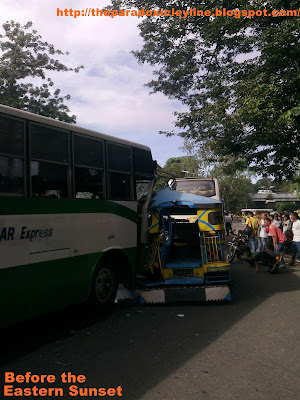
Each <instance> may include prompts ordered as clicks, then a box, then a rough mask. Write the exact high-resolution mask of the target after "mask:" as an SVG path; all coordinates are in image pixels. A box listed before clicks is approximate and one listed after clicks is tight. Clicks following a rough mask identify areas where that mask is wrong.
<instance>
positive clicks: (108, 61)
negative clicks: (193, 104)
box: [0, 0, 183, 165]
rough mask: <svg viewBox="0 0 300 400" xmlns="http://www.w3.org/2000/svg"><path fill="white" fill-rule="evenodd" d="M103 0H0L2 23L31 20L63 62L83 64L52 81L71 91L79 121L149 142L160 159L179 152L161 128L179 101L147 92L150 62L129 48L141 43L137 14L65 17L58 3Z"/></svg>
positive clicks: (93, 4)
mask: <svg viewBox="0 0 300 400" xmlns="http://www.w3.org/2000/svg"><path fill="white" fill-rule="evenodd" d="M107 3H108V1H106V0H99V1H96V0H60V1H53V0H43V1H40V0H15V1H11V0H1V3H0V23H1V25H2V24H3V23H4V22H5V21H7V20H10V19H13V20H14V21H18V22H20V23H26V22H27V21H32V22H33V27H34V28H35V29H36V30H37V31H38V33H39V34H40V35H41V36H42V38H43V40H47V41H48V42H49V43H52V44H54V46H55V47H56V48H58V49H60V50H63V51H69V52H70V55H69V56H68V57H63V59H62V61H63V62H65V63H66V64H67V65H72V66H78V65H81V64H83V65H84V67H85V68H84V69H83V70H81V71H80V73H79V74H74V73H71V72H68V73H57V74H55V75H54V83H55V86H56V87H58V88H60V89H61V90H62V94H70V95H71V96H72V98H71V100H70V101H69V102H68V105H69V108H70V109H71V112H72V113H74V114H75V115H76V116H77V123H78V124H79V125H81V126H85V127H88V128H91V129H95V130H98V131H102V132H104V133H107V134H111V135H115V136H119V137H123V138H126V139H128V140H132V141H137V142H140V143H143V144H146V145H149V146H150V147H151V148H152V152H153V156H154V158H157V159H158V161H159V163H160V164H161V165H163V164H164V162H165V161H166V160H167V159H168V158H170V157H176V156H180V155H182V154H181V153H180V151H179V150H178V147H179V146H181V145H182V140H181V139H180V138H178V137H173V138H166V137H164V136H162V135H159V134H158V131H159V130H173V129H174V126H173V124H172V121H173V120H174V118H173V115H172V111H173V110H175V109H178V108H179V109H180V108H181V105H180V104H179V103H178V102H175V101H169V100H168V99H167V98H166V97H164V96H163V95H161V94H156V95H151V96H149V89H148V88H145V87H144V84H145V83H147V82H149V81H150V80H151V79H152V75H151V72H152V70H151V68H150V67H149V66H139V65H138V64H137V62H136V60H135V58H134V56H133V55H132V54H130V52H131V51H132V50H136V49H140V48H141V47H142V39H141V38H140V37H139V30H138V28H137V23H138V19H137V18H136V17H116V18H114V19H111V18H108V17H92V16H90V17H78V18H76V19H75V18H73V17H66V16H63V17H61V16H57V9H58V8H59V9H60V10H64V9H70V8H72V9H73V10H75V9H78V10H85V9H86V8H94V9H96V8H97V7H98V8H103V7H104V6H105V5H106V4H107ZM182 109H183V108H182Z"/></svg>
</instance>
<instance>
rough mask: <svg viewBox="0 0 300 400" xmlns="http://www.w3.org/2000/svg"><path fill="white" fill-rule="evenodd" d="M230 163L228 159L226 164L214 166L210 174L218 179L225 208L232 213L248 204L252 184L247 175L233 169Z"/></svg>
mask: <svg viewBox="0 0 300 400" xmlns="http://www.w3.org/2000/svg"><path fill="white" fill-rule="evenodd" d="M232 165H233V164H232V163H231V162H230V161H229V162H228V164H227V165H222V164H220V165H218V166H216V167H215V168H214V169H213V171H212V173H211V176H213V177H214V178H217V179H218V181H219V185H220V191H221V194H222V197H223V199H224V205H225V209H226V210H227V211H230V212H232V213H239V212H240V211H241V210H242V209H243V208H247V207H249V206H250V203H251V197H250V194H251V193H253V184H252V182H251V180H250V178H249V176H247V175H246V174H245V173H240V172H239V171H238V170H236V169H235V170H234V169H233V168H232Z"/></svg>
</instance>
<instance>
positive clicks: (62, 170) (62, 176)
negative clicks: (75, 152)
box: [30, 123, 69, 198]
mask: <svg viewBox="0 0 300 400" xmlns="http://www.w3.org/2000/svg"><path fill="white" fill-rule="evenodd" d="M68 143H69V135H68V132H65V131H62V130H59V129H53V128H50V127H48V126H45V125H40V124H34V123H32V124H31V125H30V146H31V164H30V166H31V192H32V197H43V198H66V197H68V194H69V184H68V183H69V182H68V176H69V145H68Z"/></svg>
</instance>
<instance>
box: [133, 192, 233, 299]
mask: <svg viewBox="0 0 300 400" xmlns="http://www.w3.org/2000/svg"><path fill="white" fill-rule="evenodd" d="M150 219H151V221H150V227H149V228H148V232H149V247H148V255H147V259H146V264H145V274H146V276H147V281H146V282H147V283H146V284H145V286H144V288H143V289H142V291H141V297H140V299H141V303H171V302H181V301H189V302H194V301H224V300H225V301H231V292H230V285H231V274H230V266H229V263H227V262H226V261H225V255H224V244H225V233H224V222H223V210H222V202H220V201H218V200H215V199H209V198H207V197H203V196H197V195H193V194H189V193H182V192H177V191H173V190H170V189H169V188H166V189H163V190H160V191H159V192H157V193H156V195H155V196H154V197H153V199H152V201H151V204H150Z"/></svg>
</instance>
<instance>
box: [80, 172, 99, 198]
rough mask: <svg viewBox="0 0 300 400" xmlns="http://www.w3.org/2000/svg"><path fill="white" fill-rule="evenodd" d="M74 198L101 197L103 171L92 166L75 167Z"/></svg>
mask: <svg viewBox="0 0 300 400" xmlns="http://www.w3.org/2000/svg"><path fill="white" fill-rule="evenodd" d="M75 193H76V196H75V197H76V199H95V200H99V199H103V173H102V171H100V170H97V169H92V168H83V167H75Z"/></svg>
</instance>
